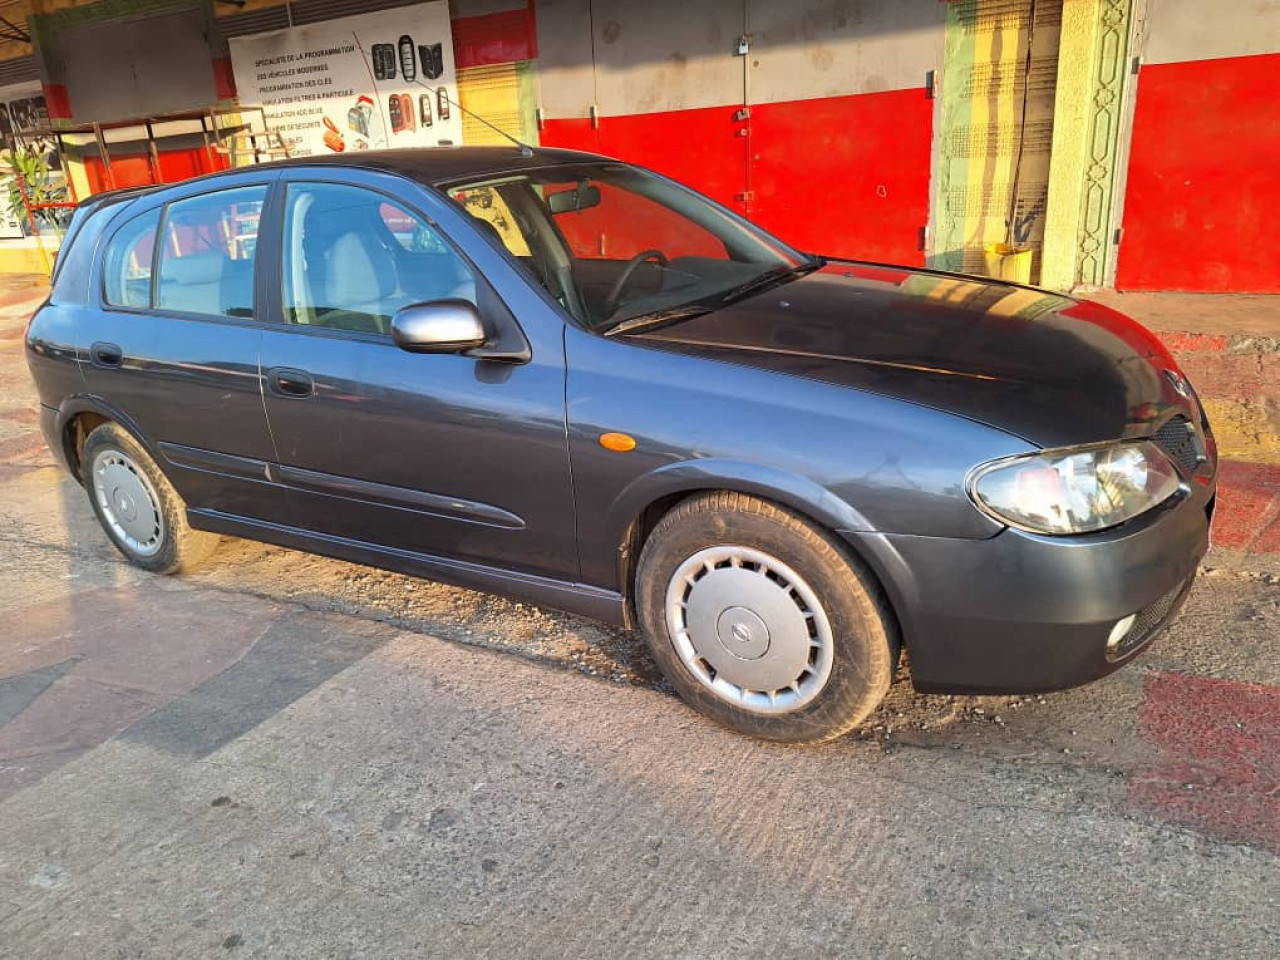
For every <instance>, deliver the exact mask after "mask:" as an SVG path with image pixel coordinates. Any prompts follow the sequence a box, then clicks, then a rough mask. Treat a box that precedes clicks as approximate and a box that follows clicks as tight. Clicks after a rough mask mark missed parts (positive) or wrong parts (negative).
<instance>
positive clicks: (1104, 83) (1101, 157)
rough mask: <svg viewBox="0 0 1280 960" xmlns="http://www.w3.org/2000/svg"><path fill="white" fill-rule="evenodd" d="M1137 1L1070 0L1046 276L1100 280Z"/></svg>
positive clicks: (1076, 281) (1057, 285)
mask: <svg viewBox="0 0 1280 960" xmlns="http://www.w3.org/2000/svg"><path fill="white" fill-rule="evenodd" d="M1131 8H1132V4H1131V0H1064V2H1063V5H1062V40H1061V46H1060V47H1059V53H1058V85H1057V92H1056V95H1055V100H1054V116H1053V152H1052V158H1051V160H1050V164H1049V195H1048V200H1047V204H1046V210H1045V236H1044V250H1043V259H1042V261H1041V268H1040V283H1041V285H1042V286H1045V287H1049V288H1050V289H1054V290H1070V289H1072V288H1073V287H1077V286H1100V285H1102V284H1103V283H1104V282H1105V280H1106V274H1107V264H1108V258H1110V257H1113V256H1114V255H1115V245H1114V241H1113V233H1114V229H1115V225H1114V224H1112V222H1111V212H1112V206H1113V204H1112V194H1113V188H1114V184H1115V174H1116V156H1117V147H1118V144H1119V138H1120V126H1121V121H1122V117H1123V113H1124V85H1125V82H1126V80H1127V78H1128V70H1127V69H1126V67H1127V53H1128V40H1129V22H1130V16H1131Z"/></svg>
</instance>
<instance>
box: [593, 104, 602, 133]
mask: <svg viewBox="0 0 1280 960" xmlns="http://www.w3.org/2000/svg"><path fill="white" fill-rule="evenodd" d="M591 126H592V128H594V129H596V130H599V129H600V111H599V110H597V109H596V105H595V104H594V103H593V104H592V105H591Z"/></svg>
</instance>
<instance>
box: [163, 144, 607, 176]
mask: <svg viewBox="0 0 1280 960" xmlns="http://www.w3.org/2000/svg"><path fill="white" fill-rule="evenodd" d="M600 162H610V158H609V157H602V156H599V155H598V154H594V153H584V152H582V151H578V150H556V149H544V148H540V147H527V148H521V147H517V146H514V145H513V146H510V147H506V146H502V147H407V148H403V147H402V148H400V149H395V150H360V151H353V152H351V153H330V154H324V155H321V156H312V157H296V158H292V159H288V160H273V161H271V162H270V163H262V164H258V165H257V166H256V167H254V168H249V167H235V168H232V169H231V170H224V171H221V172H219V173H215V174H210V175H209V176H207V177H200V178H198V179H201V180H204V179H212V178H216V177H219V176H225V175H227V174H234V173H244V172H245V171H246V170H249V169H259V168H260V169H272V168H280V167H311V166H321V167H353V168H359V169H365V170H383V171H387V172H389V173H398V174H400V175H402V176H406V177H410V178H412V179H414V180H417V181H419V182H420V183H426V184H430V185H432V186H441V185H444V184H448V183H453V182H456V181H459V180H469V179H484V178H486V177H490V176H499V175H502V174H512V173H522V172H524V171H528V170H539V169H545V168H548V167H558V166H562V165H564V164H568V163H600ZM612 162H615V163H616V162H617V161H612ZM166 186H167V184H166Z"/></svg>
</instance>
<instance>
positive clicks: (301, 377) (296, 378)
mask: <svg viewBox="0 0 1280 960" xmlns="http://www.w3.org/2000/svg"><path fill="white" fill-rule="evenodd" d="M267 388H268V389H269V390H270V391H271V392H272V393H274V394H276V395H277V396H281V397H287V398H289V399H290V400H302V399H305V398H306V397H309V396H311V395H312V394H313V393H315V389H316V385H315V381H314V380H312V379H311V374H309V373H307V372H306V371H305V370H292V369H290V368H289V367H272V368H271V369H270V370H268V371H267Z"/></svg>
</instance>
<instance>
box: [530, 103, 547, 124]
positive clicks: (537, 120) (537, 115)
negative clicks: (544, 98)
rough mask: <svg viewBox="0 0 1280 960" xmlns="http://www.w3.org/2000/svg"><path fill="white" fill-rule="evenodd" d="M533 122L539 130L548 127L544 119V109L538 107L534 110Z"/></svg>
mask: <svg viewBox="0 0 1280 960" xmlns="http://www.w3.org/2000/svg"><path fill="white" fill-rule="evenodd" d="M533 122H534V124H535V125H536V126H537V128H538V129H539V130H541V129H543V127H544V126H545V125H546V124H545V122H544V121H543V118H542V107H540V106H538V107H534V108H533Z"/></svg>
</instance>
